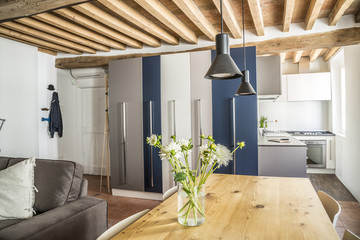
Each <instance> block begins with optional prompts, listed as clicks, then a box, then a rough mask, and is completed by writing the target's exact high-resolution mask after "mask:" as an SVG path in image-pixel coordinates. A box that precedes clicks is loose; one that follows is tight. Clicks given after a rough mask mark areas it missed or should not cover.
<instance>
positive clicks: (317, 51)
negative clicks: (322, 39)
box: [310, 48, 322, 62]
mask: <svg viewBox="0 0 360 240" xmlns="http://www.w3.org/2000/svg"><path fill="white" fill-rule="evenodd" d="M321 51H322V49H321V48H318V49H314V50H311V52H310V62H314V61H315V60H316V59H317V58H318V56H319V55H320V53H321Z"/></svg>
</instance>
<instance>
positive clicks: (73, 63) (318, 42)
mask: <svg viewBox="0 0 360 240" xmlns="http://www.w3.org/2000/svg"><path fill="white" fill-rule="evenodd" d="M356 44H360V27H355V28H347V29H341V30H334V31H331V32H324V33H312V34H304V35H300V36H292V37H283V38H275V39H269V40H265V41H261V42H249V43H246V46H256V53H257V55H265V54H269V55H279V54H280V53H282V52H294V51H297V50H310V49H317V48H327V47H328V46H330V47H339V46H348V45H356ZM241 46H242V44H234V45H232V46H231V47H232V48H237V47H241ZM213 49H215V46H214V45H212V46H207V47H200V48H195V49H191V50H185V51H176V52H158V53H145V54H144V53H139V54H124V55H116V56H84V57H73V58H58V59H56V64H55V66H56V67H57V68H62V69H70V68H86V67H97V66H104V65H106V64H108V62H109V61H110V60H118V59H124V58H135V57H146V56H156V55H163V54H172V53H183V52H194V51H205V50H213Z"/></svg>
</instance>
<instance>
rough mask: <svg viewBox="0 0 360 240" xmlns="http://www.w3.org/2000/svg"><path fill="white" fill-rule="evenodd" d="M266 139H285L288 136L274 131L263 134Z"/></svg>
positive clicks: (285, 133)
mask: <svg viewBox="0 0 360 240" xmlns="http://www.w3.org/2000/svg"><path fill="white" fill-rule="evenodd" d="M265 136H266V137H287V136H290V134H288V133H287V132H275V131H269V132H266V133H265Z"/></svg>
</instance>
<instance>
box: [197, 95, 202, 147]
mask: <svg viewBox="0 0 360 240" xmlns="http://www.w3.org/2000/svg"><path fill="white" fill-rule="evenodd" d="M198 110H199V130H200V131H199V133H200V135H199V138H200V146H201V145H202V139H201V137H200V136H201V135H202V134H203V129H202V100H201V99H198Z"/></svg>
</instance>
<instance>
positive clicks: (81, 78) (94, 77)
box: [70, 68, 105, 88]
mask: <svg viewBox="0 0 360 240" xmlns="http://www.w3.org/2000/svg"><path fill="white" fill-rule="evenodd" d="M70 74H71V76H72V78H73V80H72V81H73V84H74V85H75V86H77V87H79V88H98V87H105V69H104V68H77V69H70Z"/></svg>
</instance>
